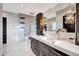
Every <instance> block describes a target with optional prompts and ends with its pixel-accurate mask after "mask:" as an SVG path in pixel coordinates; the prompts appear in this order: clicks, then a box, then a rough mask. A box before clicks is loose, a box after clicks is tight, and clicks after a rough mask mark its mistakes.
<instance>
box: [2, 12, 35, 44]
mask: <svg viewBox="0 0 79 59" xmlns="http://www.w3.org/2000/svg"><path fill="white" fill-rule="evenodd" d="M3 16H4V17H7V43H8V44H9V43H15V42H17V41H20V39H19V37H20V36H19V21H20V18H19V17H25V30H26V33H25V36H29V35H30V33H31V32H33V33H35V24H34V20H35V18H34V17H33V16H30V15H25V14H16V13H11V12H6V11H4V13H3ZM30 23H31V25H30Z"/></svg>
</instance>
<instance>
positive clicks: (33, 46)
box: [30, 38, 40, 56]
mask: <svg viewBox="0 0 79 59" xmlns="http://www.w3.org/2000/svg"><path fill="white" fill-rule="evenodd" d="M30 39H31V49H32V51H33V52H34V53H35V55H37V56H39V55H40V52H39V44H38V41H37V40H35V39H33V38H30Z"/></svg>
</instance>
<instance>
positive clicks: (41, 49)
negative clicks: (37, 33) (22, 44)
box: [30, 37, 68, 56]
mask: <svg viewBox="0 0 79 59" xmlns="http://www.w3.org/2000/svg"><path fill="white" fill-rule="evenodd" d="M30 39H31V49H32V50H33V52H34V53H35V54H36V55H37V56H68V55H67V54H65V53H63V52H61V51H59V50H57V49H55V48H53V47H51V46H48V45H47V44H44V43H43V42H40V41H38V40H36V39H34V38H32V37H30Z"/></svg>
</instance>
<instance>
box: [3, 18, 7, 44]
mask: <svg viewBox="0 0 79 59" xmlns="http://www.w3.org/2000/svg"><path fill="white" fill-rule="evenodd" d="M6 43H7V17H3V44H6Z"/></svg>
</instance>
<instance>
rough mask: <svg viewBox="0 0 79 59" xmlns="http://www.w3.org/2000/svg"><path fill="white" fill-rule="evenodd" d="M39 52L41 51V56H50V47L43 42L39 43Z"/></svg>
mask: <svg viewBox="0 0 79 59" xmlns="http://www.w3.org/2000/svg"><path fill="white" fill-rule="evenodd" d="M39 48H40V49H39V51H40V56H48V55H49V46H48V45H45V44H43V43H42V42H39Z"/></svg>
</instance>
